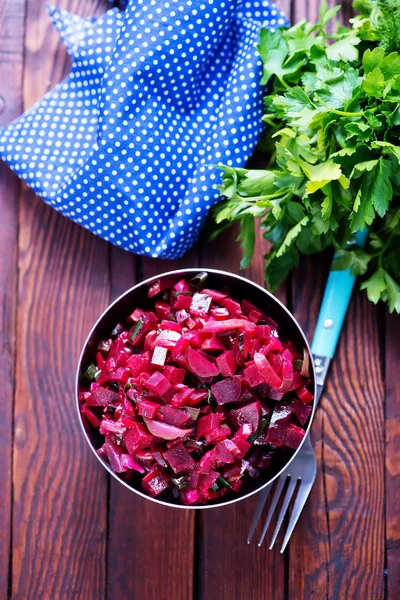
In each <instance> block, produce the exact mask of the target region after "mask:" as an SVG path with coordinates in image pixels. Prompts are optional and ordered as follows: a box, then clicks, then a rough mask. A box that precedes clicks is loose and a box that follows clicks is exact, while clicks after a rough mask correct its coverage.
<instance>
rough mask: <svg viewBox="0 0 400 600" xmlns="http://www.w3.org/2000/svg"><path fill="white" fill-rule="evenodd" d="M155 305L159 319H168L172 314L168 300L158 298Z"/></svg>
mask: <svg viewBox="0 0 400 600" xmlns="http://www.w3.org/2000/svg"><path fill="white" fill-rule="evenodd" d="M155 307H156V315H157V318H158V319H166V318H167V317H169V315H170V314H171V307H170V305H169V304H168V303H167V302H162V301H161V300H157V302H156V304H155Z"/></svg>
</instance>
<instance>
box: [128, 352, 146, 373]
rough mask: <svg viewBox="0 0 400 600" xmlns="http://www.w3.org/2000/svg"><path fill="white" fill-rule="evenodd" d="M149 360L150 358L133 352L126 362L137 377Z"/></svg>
mask: <svg viewBox="0 0 400 600" xmlns="http://www.w3.org/2000/svg"><path fill="white" fill-rule="evenodd" d="M147 362H148V359H147V358H144V357H143V356H141V355H140V354H132V356H131V357H130V358H129V360H128V362H127V363H126V366H127V367H128V368H129V370H130V372H131V374H132V375H133V377H137V376H138V375H139V373H141V372H142V371H143V369H144V368H145V366H146V364H147Z"/></svg>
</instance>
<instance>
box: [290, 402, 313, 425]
mask: <svg viewBox="0 0 400 600" xmlns="http://www.w3.org/2000/svg"><path fill="white" fill-rule="evenodd" d="M291 406H292V408H293V410H294V412H295V414H296V417H297V418H298V420H299V421H300V424H301V425H305V424H306V422H307V419H308V417H309V416H310V415H311V413H312V407H311V406H310V405H309V404H304V402H302V401H301V400H299V399H298V398H293V400H292V402H291Z"/></svg>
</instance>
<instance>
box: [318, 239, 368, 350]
mask: <svg viewBox="0 0 400 600" xmlns="http://www.w3.org/2000/svg"><path fill="white" fill-rule="evenodd" d="M367 235H368V230H367V229H364V231H360V232H358V233H357V234H356V236H355V238H356V243H357V245H358V246H360V247H361V248H362V247H363V246H364V245H365V241H366V239H367ZM354 282H355V277H354V276H353V275H351V273H350V269H346V270H343V271H331V272H330V273H329V277H328V281H327V284H326V287H325V292H324V297H323V299H322V304H321V309H320V312H319V316H318V321H317V327H316V329H315V333H314V338H313V341H312V345H311V352H312V353H313V355H314V356H319V357H324V358H328V359H331V358H333V355H334V354H335V350H336V346H337V343H338V340H339V336H340V332H341V331H342V326H343V321H344V318H345V316H346V312H347V309H348V306H349V302H350V298H351V293H352V291H353V287H354Z"/></svg>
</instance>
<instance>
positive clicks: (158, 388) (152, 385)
mask: <svg viewBox="0 0 400 600" xmlns="http://www.w3.org/2000/svg"><path fill="white" fill-rule="evenodd" d="M145 385H146V387H147V389H148V390H149V391H150V392H152V393H153V394H156V396H160V397H162V396H163V395H164V394H166V393H167V392H168V390H170V389H171V387H172V386H171V384H170V382H169V381H168V379H167V378H166V377H165V376H164V375H163V374H162V373H160V372H159V371H156V372H155V373H153V375H151V376H150V377H149V379H148V380H147V381H146V383H145Z"/></svg>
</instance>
